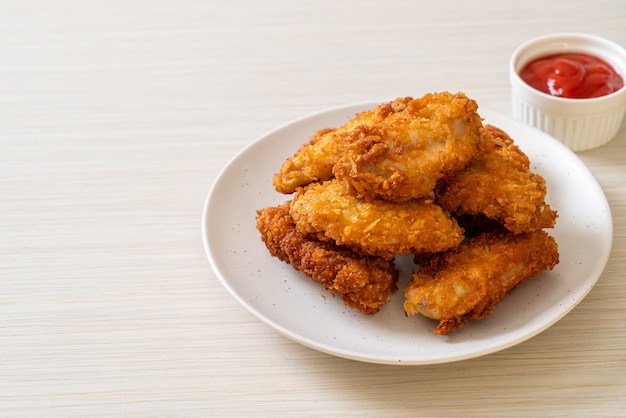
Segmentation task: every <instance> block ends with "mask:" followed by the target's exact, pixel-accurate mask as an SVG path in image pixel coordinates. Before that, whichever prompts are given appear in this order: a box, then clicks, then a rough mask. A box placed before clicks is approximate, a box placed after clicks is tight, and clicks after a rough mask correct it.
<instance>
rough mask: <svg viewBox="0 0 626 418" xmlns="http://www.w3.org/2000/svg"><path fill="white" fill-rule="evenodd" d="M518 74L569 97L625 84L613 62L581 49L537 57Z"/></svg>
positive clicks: (589, 95)
mask: <svg viewBox="0 0 626 418" xmlns="http://www.w3.org/2000/svg"><path fill="white" fill-rule="evenodd" d="M519 76H520V77H521V78H522V80H524V81H525V82H526V83H528V85H530V86H531V87H533V88H535V89H537V90H539V91H542V92H544V93H547V94H550V95H552V96H557V97H564V98H570V99H586V98H594V97H601V96H606V95H608V94H611V93H613V92H616V91H617V90H619V89H621V88H622V87H624V80H623V79H622V77H621V76H620V75H619V74H618V73H617V72H616V71H615V69H614V68H613V67H611V65H610V64H608V63H607V62H606V61H604V60H602V59H600V58H598V57H596V56H593V55H588V54H582V53H572V52H568V53H560V54H553V55H548V56H544V57H541V58H537V59H534V60H532V61H530V62H529V63H528V64H526V65H525V66H524V67H523V68H522V69H521V71H520V72H519Z"/></svg>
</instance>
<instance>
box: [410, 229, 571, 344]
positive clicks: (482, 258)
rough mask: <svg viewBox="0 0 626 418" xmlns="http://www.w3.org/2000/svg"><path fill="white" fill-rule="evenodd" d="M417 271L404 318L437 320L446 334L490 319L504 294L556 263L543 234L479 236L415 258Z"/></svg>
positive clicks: (550, 242)
mask: <svg viewBox="0 0 626 418" xmlns="http://www.w3.org/2000/svg"><path fill="white" fill-rule="evenodd" d="M416 262H417V263H419V264H420V270H419V271H418V272H417V273H414V274H413V280H412V281H411V283H410V284H409V285H408V286H407V287H406V289H405V291H404V294H405V302H404V309H405V312H406V313H407V315H413V314H417V313H420V314H422V315H424V316H426V317H428V318H432V319H436V320H438V321H439V325H438V326H437V328H436V329H435V330H434V333H435V334H438V335H446V334H449V333H450V332H452V331H454V330H456V329H458V328H461V327H462V326H463V325H465V323H466V322H467V321H469V320H470V319H475V320H479V319H482V318H484V317H486V316H487V315H489V314H490V313H491V312H492V311H493V310H494V308H495V307H496V305H497V304H498V303H500V301H502V299H503V298H504V297H505V295H506V294H508V293H510V292H512V291H513V290H514V289H515V288H516V287H517V286H519V285H520V284H521V283H523V282H524V281H526V280H528V279H529V278H530V277H533V276H536V275H538V274H539V273H541V272H543V271H545V270H551V269H553V268H554V266H555V265H556V264H557V263H558V262H559V253H558V246H557V244H556V241H555V240H554V239H553V238H552V237H551V236H549V235H548V234H547V233H546V232H545V231H534V232H528V233H522V234H513V233H511V232H506V233H504V234H498V233H496V234H483V235H480V236H479V237H476V238H474V239H472V240H471V241H470V242H468V243H464V244H461V245H460V246H459V247H457V248H455V249H453V250H450V251H447V252H445V253H439V254H434V255H432V256H430V257H424V256H423V257H416Z"/></svg>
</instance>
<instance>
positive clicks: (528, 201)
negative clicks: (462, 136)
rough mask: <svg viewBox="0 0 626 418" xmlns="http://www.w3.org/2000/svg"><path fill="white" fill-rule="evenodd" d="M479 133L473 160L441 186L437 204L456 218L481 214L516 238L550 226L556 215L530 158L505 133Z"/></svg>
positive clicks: (491, 129) (486, 130)
mask: <svg viewBox="0 0 626 418" xmlns="http://www.w3.org/2000/svg"><path fill="white" fill-rule="evenodd" d="M480 132H481V140H480V143H479V145H478V151H477V153H476V155H475V156H474V158H473V159H472V161H471V162H470V164H469V165H468V166H467V167H466V168H465V169H463V170H461V171H459V172H457V173H455V174H453V175H451V176H449V177H446V178H444V179H442V180H441V181H439V183H438V184H437V187H436V189H435V196H436V202H437V203H438V204H440V205H441V206H442V207H443V208H445V209H447V210H448V211H450V212H454V213H457V214H460V215H463V214H469V215H477V214H482V215H485V216H486V217H488V218H490V219H494V220H496V221H498V222H500V223H502V224H503V225H504V227H505V228H507V229H508V230H510V231H512V232H514V233H521V232H528V231H535V230H539V229H543V228H552V227H554V225H555V222H556V218H557V213H556V212H555V211H553V210H552V209H551V208H550V205H548V204H547V203H546V202H545V197H546V192H547V190H546V183H545V180H544V179H543V177H541V176H540V175H538V174H536V173H533V172H532V171H531V170H530V162H529V160H528V157H527V156H526V155H525V154H524V153H523V152H522V151H521V150H520V149H519V148H518V147H517V146H516V145H515V144H514V142H513V139H511V137H510V136H509V135H508V134H507V133H505V132H504V131H502V130H500V129H498V128H496V127H494V126H491V125H485V126H484V127H483V128H482V129H481V130H480Z"/></svg>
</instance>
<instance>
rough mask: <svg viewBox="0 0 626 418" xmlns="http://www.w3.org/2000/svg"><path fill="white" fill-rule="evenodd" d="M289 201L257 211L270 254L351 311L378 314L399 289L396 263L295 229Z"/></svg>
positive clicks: (261, 230) (262, 236) (258, 223)
mask: <svg viewBox="0 0 626 418" xmlns="http://www.w3.org/2000/svg"><path fill="white" fill-rule="evenodd" d="M289 204H290V202H286V203H284V204H282V205H280V206H277V207H267V208H265V209H261V210H258V211H257V218H256V222H257V229H258V230H259V232H260V233H261V238H262V240H263V242H264V243H265V245H266V247H267V249H268V250H269V252H270V254H271V255H273V256H274V257H277V258H279V259H280V260H282V261H284V262H286V263H289V264H291V265H292V266H293V268H295V269H296V270H300V271H302V272H304V274H306V275H307V276H309V277H310V278H312V279H313V280H315V281H318V282H320V283H321V284H322V285H323V286H324V288H325V289H326V290H327V291H328V292H329V293H330V294H332V295H337V296H339V297H341V299H342V300H343V302H344V303H345V304H346V305H348V306H349V307H350V308H352V309H357V310H359V311H360V312H362V313H364V314H373V313H376V312H377V311H378V310H379V309H380V307H381V306H383V305H384V304H385V303H387V302H388V301H389V296H390V295H391V293H392V292H393V291H395V290H396V289H397V286H396V282H397V280H398V271H397V270H396V268H395V265H394V263H393V260H386V259H383V258H381V257H374V256H359V255H357V254H355V253H353V252H352V251H350V250H348V249H345V248H342V247H339V246H337V245H335V244H333V243H330V242H322V241H319V240H317V239H316V238H314V237H311V236H309V235H305V234H301V233H299V232H298V231H297V230H296V225H295V223H294V221H293V218H292V217H291V215H290V214H289Z"/></svg>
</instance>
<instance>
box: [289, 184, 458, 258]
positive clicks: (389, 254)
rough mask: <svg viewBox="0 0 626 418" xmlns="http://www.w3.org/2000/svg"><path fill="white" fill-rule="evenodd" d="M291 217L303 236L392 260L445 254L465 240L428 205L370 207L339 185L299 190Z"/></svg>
mask: <svg viewBox="0 0 626 418" xmlns="http://www.w3.org/2000/svg"><path fill="white" fill-rule="evenodd" d="M290 213H291V215H292V217H293V219H294V221H295V223H296V228H297V230H298V231H299V232H301V233H305V234H306V233H308V234H317V236H318V237H319V238H320V239H321V240H329V239H330V240H332V241H333V242H335V243H336V244H338V245H342V246H347V247H350V248H351V249H353V250H355V251H357V252H359V253H362V254H372V255H377V256H381V257H385V258H388V259H391V258H393V257H394V256H395V255H396V254H402V255H409V254H414V253H418V252H425V251H426V252H438V251H443V250H447V249H449V248H452V247H455V246H457V245H459V244H460V243H461V241H463V238H464V236H463V229H461V228H460V227H459V225H458V224H457V223H456V221H455V220H454V219H452V217H451V216H450V214H449V213H447V212H446V211H444V210H443V209H441V207H439V206H437V205H435V204H434V203H432V201H431V200H429V199H419V200H416V199H414V200H410V201H405V202H401V203H392V202H388V201H385V200H380V199H376V200H372V201H366V200H363V199H359V198H357V197H356V196H355V195H354V194H352V193H351V189H350V186H349V185H346V184H345V183H344V182H341V181H339V180H330V181H327V182H324V183H315V184H311V185H310V186H308V187H306V188H303V189H299V190H298V191H297V192H296V193H295V195H294V197H293V201H292V204H291V209H290Z"/></svg>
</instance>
